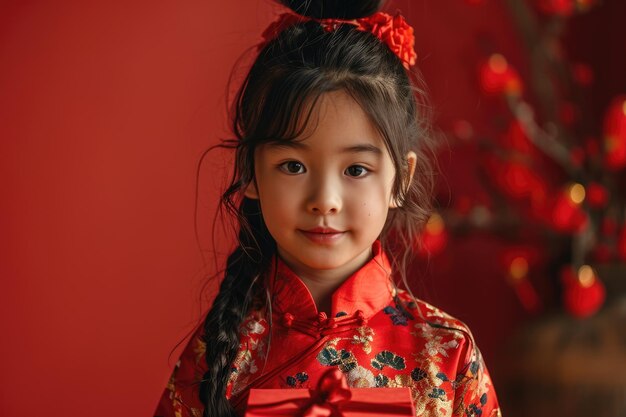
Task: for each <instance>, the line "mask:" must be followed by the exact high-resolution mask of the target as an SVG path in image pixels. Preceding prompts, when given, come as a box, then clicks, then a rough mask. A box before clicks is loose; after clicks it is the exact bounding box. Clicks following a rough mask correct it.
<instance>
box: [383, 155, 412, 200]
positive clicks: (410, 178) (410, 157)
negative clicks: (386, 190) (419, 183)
mask: <svg viewBox="0 0 626 417" xmlns="http://www.w3.org/2000/svg"><path fill="white" fill-rule="evenodd" d="M406 162H407V171H408V172H407V173H408V174H409V178H408V180H407V183H406V186H405V189H404V190H402V192H403V193H406V192H407V191H409V186H410V185H411V181H413V174H415V166H416V165H417V155H416V154H415V152H413V151H409V152H408V153H407V154H406ZM398 207H399V205H398V201H397V199H396V198H395V197H394V196H392V197H391V202H390V203H389V208H398Z"/></svg>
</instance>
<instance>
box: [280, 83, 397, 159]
mask: <svg viewBox="0 0 626 417" xmlns="http://www.w3.org/2000/svg"><path fill="white" fill-rule="evenodd" d="M308 112H309V110H308V109H305V110H304V111H303V112H302V115H301V117H300V120H298V128H301V127H302V124H303V123H305V122H306V126H304V129H303V133H302V134H301V135H300V136H299V137H298V138H297V139H296V140H295V141H277V142H273V143H270V144H268V145H267V146H268V147H269V148H270V149H272V148H277V149H282V148H300V149H304V150H314V149H319V150H326V151H328V152H341V151H345V150H347V149H348V150H349V149H352V150H357V151H358V150H362V151H363V150H369V151H372V152H374V153H377V154H381V155H382V154H383V153H385V152H386V150H385V143H384V141H383V138H382V136H381V134H380V132H379V131H378V129H376V126H375V124H374V123H373V122H372V121H371V120H370V118H369V117H368V115H367V113H365V111H364V110H363V109H362V108H361V106H360V105H359V104H358V103H357V102H356V101H355V100H354V99H353V98H352V96H350V95H349V94H348V93H347V92H345V91H343V90H338V91H333V92H329V93H325V94H323V95H322V96H320V97H319V99H318V100H317V102H316V103H315V104H314V107H313V108H312V109H311V115H310V118H309V119H308V121H307V120H305V119H306V118H307V117H306V116H307V114H308Z"/></svg>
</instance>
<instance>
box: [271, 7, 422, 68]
mask: <svg viewBox="0 0 626 417" xmlns="http://www.w3.org/2000/svg"><path fill="white" fill-rule="evenodd" d="M309 20H314V21H316V22H318V23H319V24H320V25H322V27H323V28H324V29H325V30H326V31H328V32H330V31H333V30H335V29H336V28H337V26H339V25H341V24H351V25H355V26H356V27H357V29H359V30H362V31H364V32H370V33H372V34H373V35H374V36H376V37H377V38H378V39H380V40H381V41H382V42H384V43H386V44H387V46H388V47H389V49H391V50H392V51H393V53H395V54H396V56H397V57H398V58H400V60H401V61H402V65H404V68H406V69H407V70H408V69H409V68H410V67H411V66H412V65H415V60H416V59H417V54H416V53H415V35H414V34H413V28H412V27H411V26H410V25H409V24H408V23H407V22H406V21H405V20H404V18H403V17H402V16H401V15H400V13H397V14H396V15H395V16H391V15H389V14H387V13H383V12H376V13H374V14H373V15H371V16H367V17H363V18H360V19H354V20H342V19H315V18H310V17H306V16H300V15H296V14H293V13H283V14H281V15H280V16H279V17H278V19H277V20H276V21H274V22H272V23H271V24H270V25H269V26H268V28H267V29H265V31H264V32H263V35H262V36H263V39H264V41H263V42H261V43H260V44H259V49H262V48H263V47H264V46H265V45H266V44H267V43H268V42H269V41H271V40H272V39H274V38H276V37H277V36H278V34H279V33H281V32H282V31H283V30H285V29H286V28H287V27H289V26H292V25H295V24H297V23H302V22H307V21H309Z"/></svg>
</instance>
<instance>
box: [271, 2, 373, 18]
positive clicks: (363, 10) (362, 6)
mask: <svg viewBox="0 0 626 417" xmlns="http://www.w3.org/2000/svg"><path fill="white" fill-rule="evenodd" d="M279 1H280V2H281V3H282V4H284V5H285V6H287V7H289V8H290V9H291V10H293V11H294V12H295V13H297V14H299V15H302V16H308V17H313V18H316V19H347V20H349V19H358V18H361V17H366V16H370V15H373V14H374V13H376V12H377V11H378V10H380V8H381V7H382V5H383V4H384V3H385V0H279Z"/></svg>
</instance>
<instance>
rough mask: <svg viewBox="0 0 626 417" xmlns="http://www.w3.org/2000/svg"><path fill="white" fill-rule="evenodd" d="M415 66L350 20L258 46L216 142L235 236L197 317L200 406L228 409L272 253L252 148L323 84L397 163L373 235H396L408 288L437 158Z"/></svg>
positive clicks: (361, 4) (373, 7)
mask: <svg viewBox="0 0 626 417" xmlns="http://www.w3.org/2000/svg"><path fill="white" fill-rule="evenodd" d="M281 2H282V3H283V4H284V5H285V6H287V7H289V8H291V9H292V10H293V11H294V12H296V13H298V14H300V15H305V16H309V17H315V18H339V19H353V18H360V17H365V16H369V15H371V14H373V13H375V12H376V11H378V10H379V9H380V8H381V7H382V4H383V3H384V0H317V1H316V0H281ZM417 71H418V70H417V69H413V70H411V71H406V70H405V68H404V66H403V65H402V62H401V61H400V60H399V59H398V57H397V56H396V55H395V54H394V53H393V52H392V51H391V50H390V49H389V48H388V47H387V46H386V45H385V44H383V43H382V42H380V40H379V39H378V38H376V37H375V36H374V35H373V34H371V33H368V32H364V31H359V30H356V29H355V28H354V27H353V25H349V24H344V25H339V26H338V27H337V28H336V29H335V30H333V31H330V32H329V31H325V30H324V29H323V28H322V27H321V26H320V24H319V23H317V22H315V21H307V22H301V23H297V24H294V25H293V26H290V27H288V28H286V29H284V30H283V31H282V32H281V33H280V34H278V36H277V37H276V38H275V39H273V40H271V41H270V42H268V43H267V44H265V45H264V46H263V48H262V49H261V50H260V51H259V53H258V56H257V57H256V59H255V61H254V63H253V64H252V66H251V68H250V70H249V72H248V73H247V75H246V77H245V79H244V80H243V83H242V85H241V87H240V88H239V89H238V90H237V94H236V96H235V98H234V100H233V103H232V108H231V115H232V120H231V123H232V125H231V127H232V131H233V133H234V135H235V136H236V138H234V139H227V140H225V141H224V142H223V143H222V144H221V145H219V146H222V147H226V148H230V149H233V150H234V151H235V160H234V170H233V174H232V177H231V181H230V185H229V186H228V188H227V189H226V191H225V192H224V194H223V195H222V199H221V202H220V203H221V205H220V209H226V211H227V212H228V213H230V214H232V215H233V216H234V217H235V219H236V220H237V223H238V224H239V239H238V244H237V247H236V248H235V250H234V251H233V252H232V254H230V256H229V257H228V260H227V266H226V272H225V276H224V279H223V281H222V283H221V286H220V290H219V293H218V294H217V296H216V298H215V300H214V302H213V305H212V307H211V309H210V310H209V312H208V314H207V317H206V319H205V322H204V341H205V342H206V363H207V372H206V373H205V375H204V377H203V380H202V382H201V385H200V400H201V402H202V403H203V404H204V407H205V408H204V416H212V417H213V416H218V417H226V416H229V417H230V416H235V415H236V414H235V411H234V409H233V408H232V406H231V405H230V403H229V401H228V400H227V399H226V396H225V394H226V386H227V384H228V380H229V377H230V374H231V366H232V362H233V361H234V360H235V357H236V355H237V351H238V347H239V326H240V325H241V322H242V320H243V318H244V317H245V316H246V315H247V313H248V311H247V310H248V306H249V305H250V302H251V299H253V298H255V297H260V296H261V295H262V294H263V293H264V292H266V291H267V288H266V284H265V280H264V279H260V278H262V277H264V276H266V272H267V270H268V268H269V266H270V265H271V259H272V257H273V256H275V254H276V243H275V241H274V240H273V238H272V236H271V235H270V234H269V232H268V230H267V227H266V226H265V223H264V221H263V216H262V207H260V204H259V201H258V200H251V199H248V198H246V197H244V193H245V190H246V188H247V187H248V186H249V185H250V184H253V183H254V181H255V177H254V172H255V171H254V155H255V149H257V148H258V147H259V146H260V145H263V144H267V143H272V142H277V141H292V140H295V139H297V138H298V137H299V135H301V134H302V133H303V132H304V130H305V129H306V128H307V126H308V123H309V121H310V119H311V114H312V112H313V110H314V107H315V104H316V103H317V101H318V99H319V98H320V97H321V96H322V95H323V94H324V93H327V92H332V91H337V90H344V91H345V92H347V93H348V94H349V95H351V96H352V97H353V98H354V99H355V100H356V102H357V103H359V104H360V105H361V107H362V108H363V110H364V111H365V113H366V114H367V115H368V117H369V118H370V119H371V120H372V122H373V123H374V125H375V126H376V127H377V129H378V131H379V132H380V133H381V136H382V137H383V139H384V142H385V146H386V148H387V150H388V152H389V154H390V156H391V159H392V161H393V164H394V167H395V169H396V176H395V178H394V184H393V188H392V193H393V195H394V197H395V198H396V201H397V202H398V207H397V208H394V209H391V210H390V211H389V214H388V217H387V221H386V223H385V226H384V228H383V230H382V232H381V236H380V239H381V242H382V243H383V245H386V242H387V239H388V237H389V236H391V235H392V234H393V238H394V240H395V241H396V242H398V250H393V251H391V256H390V258H391V262H392V265H393V266H394V270H395V271H397V272H398V273H400V274H401V278H402V281H403V282H404V284H405V287H407V289H409V291H410V288H408V284H407V282H406V276H405V269H406V262H407V260H408V257H409V255H410V251H411V249H412V248H413V242H415V235H416V234H417V232H418V231H419V229H420V228H421V227H422V226H423V224H424V223H425V222H426V220H427V219H428V217H429V215H430V211H431V198H432V194H433V188H434V175H433V172H434V169H433V167H432V161H434V160H435V159H434V158H433V157H432V156H433V153H434V144H435V140H434V135H433V134H432V131H431V129H430V123H429V121H430V119H431V117H430V113H429V106H428V105H427V102H426V97H427V93H426V91H425V87H424V84H423V82H422V81H421V77H420V76H419V73H418V72H417ZM303 120H304V123H299V122H300V121H303ZM409 151H414V152H415V153H416V155H417V161H416V175H415V178H416V180H414V181H410V179H409V174H408V162H407V161H406V159H405V155H406V154H407V152H409ZM270 307H271V306H270ZM270 333H271V332H270Z"/></svg>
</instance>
